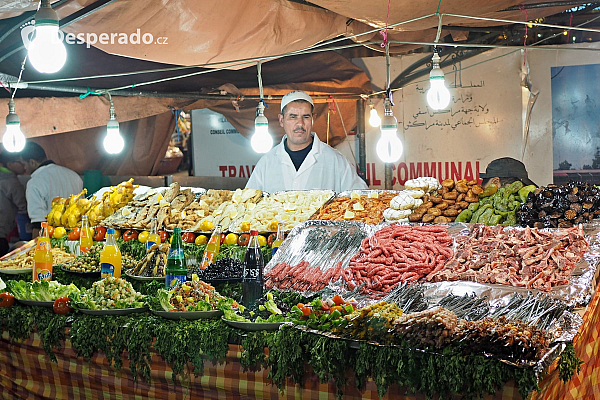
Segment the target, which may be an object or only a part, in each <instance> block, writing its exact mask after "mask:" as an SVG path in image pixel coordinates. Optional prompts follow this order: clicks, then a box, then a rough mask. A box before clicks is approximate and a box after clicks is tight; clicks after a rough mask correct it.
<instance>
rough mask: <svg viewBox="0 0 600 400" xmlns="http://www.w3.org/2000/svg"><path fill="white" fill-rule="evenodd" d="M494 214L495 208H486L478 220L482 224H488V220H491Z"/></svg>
mask: <svg viewBox="0 0 600 400" xmlns="http://www.w3.org/2000/svg"><path fill="white" fill-rule="evenodd" d="M492 215H494V209H493V208H491V207H490V208H488V209H486V210H485V211H484V212H483V214H481V216H480V217H479V219H478V220H477V222H478V223H480V224H486V225H487V223H488V221H489V220H490V217H491V216H492Z"/></svg>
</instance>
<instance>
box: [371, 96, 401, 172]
mask: <svg viewBox="0 0 600 400" xmlns="http://www.w3.org/2000/svg"><path fill="white" fill-rule="evenodd" d="M383 107H384V110H385V114H384V116H383V118H382V119H381V138H380V139H379V141H378V142H377V147H376V148H375V149H376V150H377V156H379V158H380V159H381V161H383V162H384V163H393V162H396V161H398V160H399V159H400V157H401V156H402V150H403V148H402V142H401V141H400V138H398V135H397V133H398V120H396V117H394V115H393V114H392V103H391V101H390V99H389V98H386V99H385V102H384V104H383Z"/></svg>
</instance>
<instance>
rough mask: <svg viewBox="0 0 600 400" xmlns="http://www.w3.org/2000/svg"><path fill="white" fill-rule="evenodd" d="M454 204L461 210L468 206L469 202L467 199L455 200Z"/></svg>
mask: <svg viewBox="0 0 600 400" xmlns="http://www.w3.org/2000/svg"><path fill="white" fill-rule="evenodd" d="M456 205H457V206H459V207H460V208H461V209H462V210H464V209H465V208H467V207H469V202H468V201H464V200H463V201H457V202H456Z"/></svg>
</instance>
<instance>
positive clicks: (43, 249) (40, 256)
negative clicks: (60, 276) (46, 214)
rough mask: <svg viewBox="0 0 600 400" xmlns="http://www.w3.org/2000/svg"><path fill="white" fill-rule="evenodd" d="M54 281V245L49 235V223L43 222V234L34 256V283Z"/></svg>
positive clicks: (38, 240) (38, 241)
mask: <svg viewBox="0 0 600 400" xmlns="http://www.w3.org/2000/svg"><path fill="white" fill-rule="evenodd" d="M42 280H43V281H51V280H52V245H51V244H50V236H49V235H48V223H47V222H42V232H41V234H40V236H39V237H38V239H37V245H36V246H35V254H34V255H33V281H34V282H35V281H42Z"/></svg>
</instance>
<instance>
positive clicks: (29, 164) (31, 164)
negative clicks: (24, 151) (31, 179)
mask: <svg viewBox="0 0 600 400" xmlns="http://www.w3.org/2000/svg"><path fill="white" fill-rule="evenodd" d="M20 161H21V163H22V164H23V165H24V166H25V173H26V174H27V175H31V174H32V173H33V171H35V170H36V169H37V168H38V167H39V166H40V163H39V162H37V161H35V160H27V161H25V160H23V159H22V158H21V159H20Z"/></svg>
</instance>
